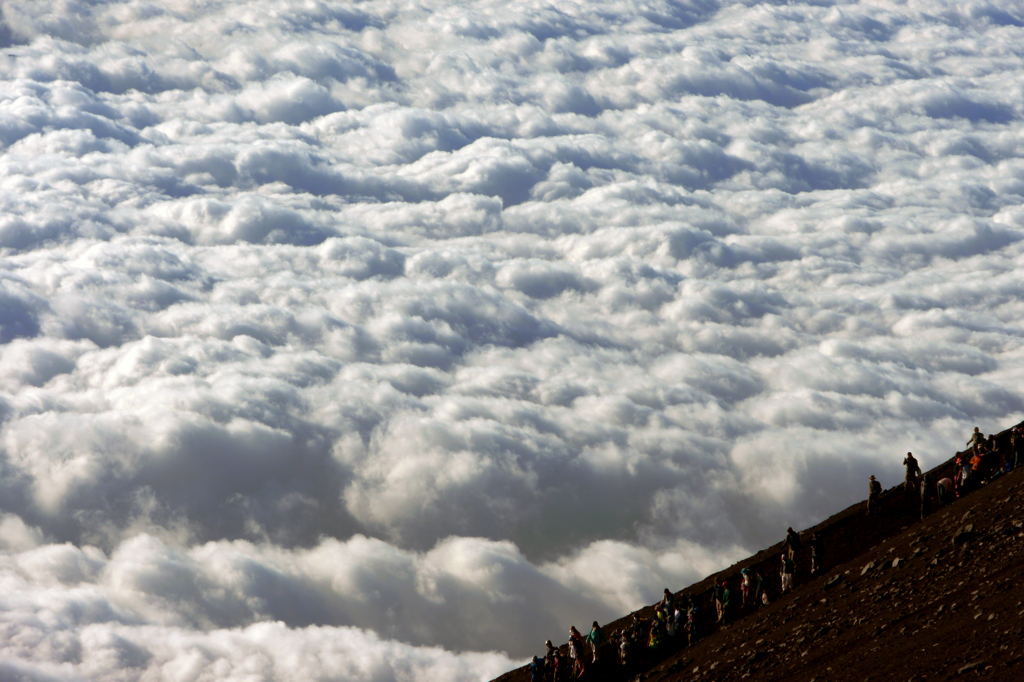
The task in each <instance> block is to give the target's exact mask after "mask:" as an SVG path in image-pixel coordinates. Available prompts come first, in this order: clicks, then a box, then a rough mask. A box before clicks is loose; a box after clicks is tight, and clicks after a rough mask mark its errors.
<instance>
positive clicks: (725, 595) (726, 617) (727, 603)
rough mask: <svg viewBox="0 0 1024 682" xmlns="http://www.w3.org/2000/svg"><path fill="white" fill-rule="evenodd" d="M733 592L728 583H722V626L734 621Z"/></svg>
mask: <svg viewBox="0 0 1024 682" xmlns="http://www.w3.org/2000/svg"><path fill="white" fill-rule="evenodd" d="M734 601H735V600H734V599H733V594H732V590H730V589H729V584H728V583H727V582H726V581H724V580H723V581H722V625H728V624H729V621H730V620H732V615H733V614H732V611H733V609H732V607H733V604H734Z"/></svg>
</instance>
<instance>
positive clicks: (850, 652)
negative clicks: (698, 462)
mask: <svg viewBox="0 0 1024 682" xmlns="http://www.w3.org/2000/svg"><path fill="white" fill-rule="evenodd" d="M949 467H950V463H946V464H945V465H943V466H941V467H938V468H937V469H935V470H933V477H934V475H935V474H937V473H939V472H940V471H942V472H945V471H948V470H949ZM883 508H884V513H883V514H882V515H881V516H880V517H878V518H870V519H869V518H867V517H865V515H864V508H863V505H855V506H853V507H850V508H849V509H846V510H844V511H843V512H841V513H839V514H836V515H835V516H833V517H832V518H830V519H828V520H826V521H825V522H823V523H821V524H819V525H818V526H815V527H814V528H812V529H807V531H808V532H807V535H809V531H812V530H817V531H818V532H819V534H820V535H821V536H822V538H823V539H824V546H825V555H826V568H825V571H824V572H823V573H822V575H820V576H818V577H815V578H810V576H809V568H810V565H809V558H808V557H806V556H805V557H804V558H803V559H802V560H801V561H798V573H797V579H796V589H795V590H794V591H793V592H791V593H789V594H787V595H782V596H777V595H778V571H777V568H776V564H777V563H778V557H779V554H780V553H781V543H780V545H776V546H774V547H771V548H769V549H767V550H764V551H762V552H760V553H759V554H757V555H755V556H753V557H750V558H749V559H747V560H746V561H743V562H740V563H738V564H736V565H734V566H732V567H730V568H729V569H727V570H725V571H722V572H721V573H718V574H715V575H714V576H709V577H708V578H707V579H706V580H704V581H702V582H701V583H698V584H697V585H693V586H691V587H689V588H687V589H685V590H683V591H682V592H681V593H680V594H689V595H691V596H693V597H694V598H695V599H698V601H699V603H703V604H706V608H705V609H704V611H705V613H710V612H713V611H714V609H713V607H711V602H710V594H709V590H710V587H711V584H712V580H721V579H723V578H724V579H728V580H729V581H730V584H731V585H732V586H733V587H737V586H738V584H739V571H740V569H742V568H744V567H746V566H752V567H755V568H758V569H759V570H760V571H761V572H762V574H764V575H766V576H769V583H768V586H769V594H770V595H772V596H776V599H775V600H774V602H773V603H771V604H770V605H768V606H763V607H761V608H760V609H758V610H753V609H751V610H748V611H747V612H744V613H741V614H740V615H739V617H738V618H737V619H736V620H735V622H734V623H733V624H731V625H729V626H726V627H723V628H716V627H715V626H714V625H713V624H712V623H710V622H708V623H706V627H707V629H706V632H709V634H707V635H706V636H705V637H704V638H703V639H702V640H701V641H699V642H697V643H696V644H695V645H693V646H692V647H686V648H682V649H678V650H676V651H672V652H663V653H662V654H661V655H660V656H657V657H649V658H648V660H646V661H644V662H642V663H639V664H638V665H636V666H635V668H633V669H631V670H623V669H622V668H621V667H619V666H618V665H617V664H613V663H612V662H611V659H612V656H611V655H609V656H608V657H607V658H608V659H609V660H608V663H606V664H605V666H604V667H602V668H595V669H594V670H593V671H592V672H591V673H590V674H588V676H587V678H588V679H589V680H594V681H603V680H609V681H612V680H614V681H616V682H618V681H620V680H622V681H629V680H637V681H638V682H639V681H643V682H676V681H677V680H693V681H695V682H713V681H723V682H724V681H726V680H744V679H749V680H787V681H791V682H801V681H811V680H818V681H824V680H828V681H830V682H833V681H834V682H845V681H854V680H856V681H857V682H863V681H865V680H905V681H924V680H951V679H959V678H968V677H969V678H974V677H979V678H985V679H989V680H1024V528H1022V521H1024V467H1021V468H1019V469H1017V470H1015V471H1013V472H1011V473H1009V474H1006V475H1004V476H1002V477H1000V478H997V479H995V480H994V481H992V482H991V483H989V484H987V485H984V486H982V487H981V488H980V489H978V490H976V491H974V492H972V493H971V494H969V495H967V496H965V497H963V498H961V499H959V500H956V501H954V502H952V503H951V504H949V505H947V506H945V507H941V508H939V509H937V510H936V511H934V512H933V513H932V514H930V515H929V516H928V517H927V518H925V519H924V520H923V521H922V520H920V519H919V518H918V515H917V508H916V504H908V503H907V501H906V500H905V499H904V494H903V491H902V490H901V489H899V488H896V489H892V490H889V491H887V492H886V493H885V494H884V495H883ZM804 551H805V554H806V549H805V550H804ZM639 613H640V614H641V617H649V616H650V614H651V607H646V608H645V609H642V610H641V611H640V612H639ZM629 619H630V616H627V617H625V618H622V619H620V620H618V621H616V622H614V623H611V624H608V625H606V626H605V631H606V632H607V633H611V632H614V631H617V630H619V629H621V628H622V627H624V626H625V625H626V624H627V623H628V622H629ZM544 637H545V635H544V633H538V641H539V642H540V641H543V639H544ZM541 654H542V652H541V651H538V655H541ZM609 654H611V652H609ZM527 680H529V675H528V674H527V672H526V669H519V670H514V671H511V672H509V673H507V674H506V675H503V676H502V677H500V678H498V682H526V681H527Z"/></svg>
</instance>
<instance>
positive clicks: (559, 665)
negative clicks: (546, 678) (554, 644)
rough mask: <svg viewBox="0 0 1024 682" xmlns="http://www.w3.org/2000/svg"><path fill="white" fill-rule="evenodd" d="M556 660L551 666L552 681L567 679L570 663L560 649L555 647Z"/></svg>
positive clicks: (560, 681)
mask: <svg viewBox="0 0 1024 682" xmlns="http://www.w3.org/2000/svg"><path fill="white" fill-rule="evenodd" d="M554 661H555V662H554V665H553V666H552V668H551V680H552V682H562V681H563V680H564V679H565V674H566V670H568V667H567V666H568V664H567V663H566V661H565V656H563V655H562V651H561V650H560V649H555V658H554Z"/></svg>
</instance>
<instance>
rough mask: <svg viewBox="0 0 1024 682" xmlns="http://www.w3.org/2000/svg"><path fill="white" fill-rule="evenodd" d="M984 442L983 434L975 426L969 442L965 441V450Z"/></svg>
mask: <svg viewBox="0 0 1024 682" xmlns="http://www.w3.org/2000/svg"><path fill="white" fill-rule="evenodd" d="M984 442H985V434H983V433H982V432H981V430H979V429H978V427H977V426H975V427H974V433H972V434H971V439H970V440H969V441H967V449H968V450H970V449H971V448H973V447H974V446H975V445H980V444H981V443H984Z"/></svg>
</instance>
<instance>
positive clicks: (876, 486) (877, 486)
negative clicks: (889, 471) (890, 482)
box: [871, 481, 882, 495]
mask: <svg viewBox="0 0 1024 682" xmlns="http://www.w3.org/2000/svg"><path fill="white" fill-rule="evenodd" d="M871 492H873V493H875V494H876V495H877V494H879V493H881V492H882V484H881V483H879V482H878V481H871Z"/></svg>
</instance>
